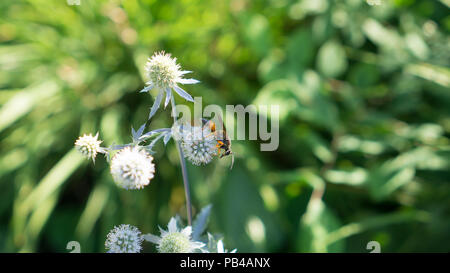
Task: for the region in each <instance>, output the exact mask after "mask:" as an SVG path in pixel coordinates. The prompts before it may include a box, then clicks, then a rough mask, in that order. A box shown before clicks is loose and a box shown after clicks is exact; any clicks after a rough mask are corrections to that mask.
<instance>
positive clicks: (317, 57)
mask: <svg viewBox="0 0 450 273" xmlns="http://www.w3.org/2000/svg"><path fill="white" fill-rule="evenodd" d="M80 2H81V5H79V6H76V5H73V6H71V5H68V4H67V3H66V1H63V0H59V1H56V0H52V1H49V0H6V1H5V0H2V1H0V43H1V45H0V251H1V252H19V251H21V252H68V251H69V250H66V244H67V242H69V241H72V240H76V241H79V242H80V243H81V251H82V252H104V251H105V249H104V241H105V238H106V234H107V233H108V231H109V230H110V229H112V228H113V226H114V225H119V224H122V223H124V224H132V225H135V226H137V227H138V228H139V229H140V230H141V231H142V232H144V233H154V234H159V232H158V228H157V227H158V225H159V226H161V227H165V226H166V225H167V223H168V220H169V219H170V217H171V216H174V215H175V214H179V215H180V216H181V217H182V218H183V219H185V207H184V191H183V185H182V180H181V172H180V166H179V161H178V157H177V151H176V148H175V145H174V143H173V141H171V142H170V143H169V144H168V146H167V148H165V147H163V145H162V144H161V143H159V144H158V147H157V148H156V151H157V154H156V155H155V162H156V177H155V178H154V179H153V180H152V182H151V184H150V185H149V186H147V187H146V188H145V189H144V190H141V191H126V190H122V189H120V188H118V187H117V186H115V184H114V183H113V181H112V178H111V175H110V173H109V169H108V164H107V163H106V162H105V160H104V159H103V158H101V157H98V158H97V160H96V163H95V165H94V164H92V162H88V161H87V160H85V159H83V158H82V157H81V156H80V155H79V154H78V153H77V152H76V151H75V150H74V149H73V144H74V141H75V140H76V138H77V137H78V136H79V135H81V134H83V133H89V132H92V133H96V132H99V133H100V138H101V139H102V140H103V141H104V145H111V144H112V143H116V144H119V143H127V142H130V141H131V137H130V129H131V126H133V127H135V128H137V127H139V126H140V125H141V124H142V123H143V122H145V120H146V118H147V116H148V111H149V108H150V106H151V105H152V103H153V99H154V97H155V92H151V95H148V94H140V93H138V91H139V90H141V89H142V88H143V87H144V82H145V81H146V80H147V79H146V77H145V74H144V69H143V68H144V64H145V61H146V58H148V57H149V56H151V55H152V54H153V53H154V52H155V51H159V50H165V51H166V52H170V53H172V55H173V56H175V57H177V58H178V61H179V63H180V64H181V65H182V68H183V69H185V70H191V71H194V73H192V74H189V76H192V77H193V78H196V79H198V80H200V81H201V83H200V84H197V85H190V86H185V87H186V90H187V91H188V92H189V93H191V94H192V95H193V96H202V97H203V103H204V105H207V104H219V105H221V106H225V105H226V104H232V105H236V104H243V105H249V104H254V105H270V104H278V105H280V107H281V113H280V128H279V129H280V147H279V148H278V150H276V151H274V152H261V151H260V150H259V143H260V142H259V141H234V142H233V151H234V152H235V154H236V162H235V165H234V168H233V170H232V171H230V170H229V169H228V166H229V163H230V161H229V159H220V160H214V162H213V163H211V164H209V165H207V166H206V167H195V166H192V165H191V164H189V163H188V166H189V168H188V171H189V176H190V180H191V183H192V185H191V187H192V190H191V193H192V198H193V203H194V213H196V212H198V211H199V209H200V208H201V207H203V206H205V205H207V204H209V203H212V204H213V211H212V215H211V221H210V224H209V231H210V232H213V233H220V234H222V235H223V236H224V238H225V240H224V241H225V246H226V248H228V249H233V248H237V249H238V251H239V252H316V251H319V252H369V250H367V249H366V245H367V243H368V242H369V241H372V240H375V241H378V242H379V243H380V244H381V252H429V251H439V252H448V251H450V233H449V231H450V202H449V193H450V185H449V178H450V175H449V170H450V168H449V165H450V160H449V158H450V145H449V136H450V115H449V112H450V111H449V110H450V92H449V90H450V89H449V87H450V70H449V65H450V50H449V43H450V40H449V39H450V38H449V35H448V33H449V30H450V17H449V5H450V3H449V1H448V0H422V1H420V0H392V1H389V0H382V4H381V5H380V6H370V5H368V4H367V3H366V2H365V1H363V0H340V1H338V0H336V1H326V0H302V1H298V0H295V1H294V0H271V1H269V0H267V1H262V0H261V1H259V0H254V1H250V0H229V1H225V0H215V1H206V0H205V1H201V0H176V1H175V0H165V1H156V0H123V1H119V0H116V1H112V0H111V1H97V0H95V1H94V0H80ZM176 99H177V103H182V100H181V99H180V98H179V97H178V96H177V97H176ZM170 125H171V119H170V116H169V112H168V111H161V110H160V111H158V113H157V114H156V115H155V117H154V118H153V119H152V122H151V125H150V128H151V129H154V128H161V127H168V126H170ZM325 186H326V187H325ZM324 187H325V192H324V196H323V201H321V199H320V192H321V191H322V190H323V188H324ZM313 190H314V192H315V193H316V194H319V195H316V196H318V197H319V198H313V199H312V201H311V202H310V197H311V193H312V192H313ZM308 203H309V205H308ZM144 251H145V252H154V251H155V248H154V245H151V244H149V243H146V244H145V246H144Z"/></svg>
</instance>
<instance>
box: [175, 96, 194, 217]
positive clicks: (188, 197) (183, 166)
mask: <svg viewBox="0 0 450 273" xmlns="http://www.w3.org/2000/svg"><path fill="white" fill-rule="evenodd" d="M171 102H172V117H173V122H174V123H176V122H177V120H176V117H177V115H176V109H175V98H174V97H173V96H172V98H171ZM173 139H174V141H175V143H176V145H177V149H178V154H179V156H180V165H181V173H182V174H183V184H184V193H185V195H186V210H187V217H188V224H189V226H192V205H191V194H190V191H189V178H188V174H187V168H186V161H185V160H184V155H183V150H182V149H181V144H180V142H179V141H177V140H176V139H175V138H173Z"/></svg>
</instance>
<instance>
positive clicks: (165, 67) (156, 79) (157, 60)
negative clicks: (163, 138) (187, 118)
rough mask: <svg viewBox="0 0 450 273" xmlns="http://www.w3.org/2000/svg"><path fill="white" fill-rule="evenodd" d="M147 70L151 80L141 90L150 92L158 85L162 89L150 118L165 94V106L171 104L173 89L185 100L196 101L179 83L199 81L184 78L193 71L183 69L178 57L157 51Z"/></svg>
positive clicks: (151, 58) (150, 59)
mask: <svg viewBox="0 0 450 273" xmlns="http://www.w3.org/2000/svg"><path fill="white" fill-rule="evenodd" d="M145 70H146V72H147V77H148V79H149V81H148V82H147V83H146V84H147V86H146V87H145V88H144V89H142V90H141V92H148V91H150V90H151V89H153V88H154V87H157V88H158V89H159V90H160V91H159V93H158V95H157V97H156V99H155V102H154V103H153V106H152V108H151V110H150V115H149V119H150V118H151V117H152V116H153V115H154V114H155V113H156V111H157V110H158V108H159V105H160V104H161V101H162V99H163V97H164V94H165V96H166V99H165V103H164V107H166V106H167V104H169V102H170V100H171V99H172V90H173V91H175V92H176V93H177V94H178V95H180V96H181V97H182V98H184V99H185V100H188V101H194V99H193V98H192V96H191V95H189V93H187V92H186V91H185V90H183V89H182V88H181V87H179V86H178V84H196V83H199V81H198V80H195V79H184V78H183V75H185V74H187V73H190V72H191V71H183V70H181V67H180V65H179V64H177V59H176V58H172V57H171V55H170V54H168V53H165V52H164V51H161V52H156V53H155V54H153V56H151V57H150V58H149V59H148V61H147V63H146V65H145Z"/></svg>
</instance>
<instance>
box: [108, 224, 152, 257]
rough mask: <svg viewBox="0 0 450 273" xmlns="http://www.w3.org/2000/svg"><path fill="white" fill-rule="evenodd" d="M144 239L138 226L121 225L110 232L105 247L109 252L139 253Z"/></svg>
mask: <svg viewBox="0 0 450 273" xmlns="http://www.w3.org/2000/svg"><path fill="white" fill-rule="evenodd" d="M143 240H144V238H143V237H142V234H141V232H140V231H139V229H138V228H136V227H134V226H131V225H120V226H118V227H114V229H113V230H111V231H110V232H109V233H108V236H107V237H106V241H105V248H106V249H108V252H109V253H139V252H141V249H142V241H143Z"/></svg>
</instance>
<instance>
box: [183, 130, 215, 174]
mask: <svg viewBox="0 0 450 273" xmlns="http://www.w3.org/2000/svg"><path fill="white" fill-rule="evenodd" d="M179 133H180V134H181V148H182V149H183V153H184V157H185V158H186V159H187V160H189V161H190V162H191V163H192V164H194V165H197V166H199V165H205V164H208V163H209V162H211V160H212V159H213V157H214V156H215V155H216V154H217V147H216V146H217V141H216V137H215V135H214V133H212V132H211V130H210V129H209V127H208V126H186V125H184V127H183V130H180V132H179Z"/></svg>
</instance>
